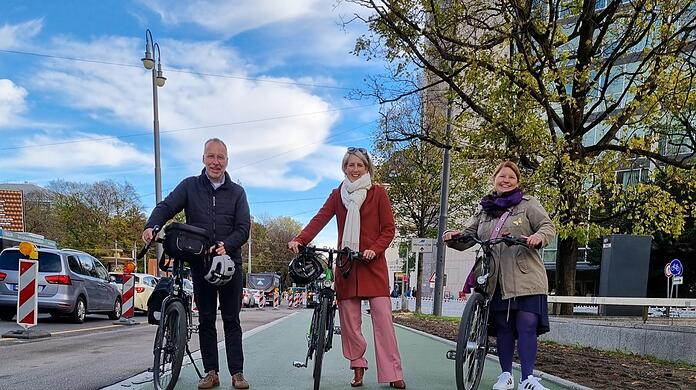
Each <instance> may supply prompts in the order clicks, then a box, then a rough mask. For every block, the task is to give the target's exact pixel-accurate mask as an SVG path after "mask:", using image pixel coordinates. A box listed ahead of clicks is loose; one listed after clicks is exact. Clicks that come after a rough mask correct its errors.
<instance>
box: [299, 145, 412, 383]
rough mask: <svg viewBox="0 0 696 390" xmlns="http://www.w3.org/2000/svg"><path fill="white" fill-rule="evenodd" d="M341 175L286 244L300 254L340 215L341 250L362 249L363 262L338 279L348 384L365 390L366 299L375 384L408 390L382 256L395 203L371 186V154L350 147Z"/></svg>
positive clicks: (391, 231) (389, 237)
mask: <svg viewBox="0 0 696 390" xmlns="http://www.w3.org/2000/svg"><path fill="white" fill-rule="evenodd" d="M343 172H344V173H345V175H346V178H345V180H343V182H342V183H341V185H340V186H338V188H335V189H334V190H333V191H331V195H329V198H328V199H327V200H326V202H325V203H324V205H323V206H322V207H321V209H320V210H319V212H318V213H317V215H315V216H314V218H312V220H311V221H309V224H307V226H305V228H304V229H302V232H300V234H299V235H298V236H297V237H295V238H294V239H293V240H292V241H290V242H289V243H288V247H289V248H290V250H292V251H293V252H295V253H297V252H298V250H299V248H298V247H299V246H300V245H307V244H309V243H310V242H311V241H312V240H313V239H314V237H315V236H316V235H317V234H318V233H319V232H320V231H321V230H322V229H323V228H324V226H326V224H327V223H329V221H330V220H331V218H333V217H334V215H335V216H336V222H337V224H338V247H339V248H345V247H346V246H348V247H350V248H351V249H353V250H358V251H360V252H361V253H362V255H363V257H364V258H365V260H364V261H357V262H355V263H354V264H353V267H352V268H351V270H350V273H349V274H348V277H347V278H343V277H339V278H336V279H335V287H336V296H337V299H338V315H339V318H340V320H341V342H342V346H343V356H345V357H346V359H348V360H350V368H351V369H352V370H353V372H354V376H353V380H352V381H351V383H350V385H351V386H352V387H358V386H362V384H363V375H364V373H365V370H367V359H365V356H364V355H365V350H366V349H367V343H366V342H365V337H363V334H362V314H361V312H360V306H361V303H362V300H363V299H366V300H368V301H369V302H370V314H371V316H372V327H373V329H374V332H373V333H374V339H375V356H376V360H377V382H379V383H389V385H390V386H391V387H393V388H397V389H405V388H406V383H405V382H404V375H403V371H402V369H401V356H400V355H399V348H398V346H397V344H396V335H395V333H394V324H393V323H392V317H391V299H390V298H389V274H388V269H387V260H386V258H385V257H384V251H385V250H386V249H387V248H388V247H389V244H390V243H391V241H392V239H393V238H394V230H395V228H394V216H393V214H392V210H391V204H390V203H389V198H388V197H387V192H386V191H385V190H384V188H383V187H381V186H378V185H375V184H373V183H372V176H371V175H372V173H373V166H372V162H371V161H370V157H369V155H368V154H367V150H365V149H363V148H348V151H347V152H346V154H345V156H344V157H343ZM337 274H339V273H337ZM378 340H379V342H378Z"/></svg>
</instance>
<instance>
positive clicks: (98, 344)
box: [0, 309, 288, 390]
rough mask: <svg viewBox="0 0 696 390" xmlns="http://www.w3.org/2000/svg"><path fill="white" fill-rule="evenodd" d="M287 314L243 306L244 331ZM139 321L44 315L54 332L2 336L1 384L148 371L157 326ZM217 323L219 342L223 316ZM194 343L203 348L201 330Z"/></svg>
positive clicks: (78, 384) (3, 327)
mask: <svg viewBox="0 0 696 390" xmlns="http://www.w3.org/2000/svg"><path fill="white" fill-rule="evenodd" d="M287 314H288V311H287V310H283V309H281V310H272V309H266V310H258V309H242V313H241V316H240V317H241V322H242V329H243V331H245V332H246V331H249V330H251V329H253V328H256V327H258V326H260V325H263V324H266V323H268V322H271V321H273V320H276V319H278V318H281V317H284V316H286V315H287ZM135 320H137V321H139V322H140V324H139V325H133V326H123V325H113V324H112V323H113V321H112V320H109V319H107V318H106V316H101V315H94V316H88V317H87V320H86V321H85V323H84V324H79V325H78V324H69V323H60V322H55V321H53V320H52V319H51V318H50V317H47V316H46V317H44V316H41V317H40V318H39V324H38V325H37V329H38V330H42V331H45V332H49V333H51V337H48V338H44V339H36V340H17V339H7V338H2V339H0V356H1V357H2V363H0V389H18V388H22V389H53V390H59V389H100V388H102V387H106V386H109V385H111V384H114V383H117V382H120V381H122V380H124V379H126V378H130V377H132V376H134V375H136V374H138V373H141V372H143V371H145V370H147V369H148V368H149V367H150V366H151V365H152V344H153V340H154V336H155V331H156V329H157V327H155V326H152V325H148V324H147V317H145V316H142V315H139V316H136V317H135ZM196 321H197V320H196V319H195V318H194V322H196ZM18 328H19V327H18V326H17V324H15V323H13V322H6V321H3V322H0V334H4V333H6V332H8V331H10V330H14V329H18ZM217 328H218V341H221V340H222V339H223V337H222V321H221V320H220V319H218V326H217ZM190 348H191V351H192V352H193V351H197V350H198V349H199V348H198V336H197V335H194V336H193V337H192V339H191V343H190Z"/></svg>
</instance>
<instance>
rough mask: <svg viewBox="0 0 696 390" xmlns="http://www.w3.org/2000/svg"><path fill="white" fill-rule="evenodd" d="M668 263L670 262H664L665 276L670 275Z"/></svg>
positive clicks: (669, 276) (668, 276)
mask: <svg viewBox="0 0 696 390" xmlns="http://www.w3.org/2000/svg"><path fill="white" fill-rule="evenodd" d="M669 265H670V263H667V264H665V277H667V278H671V277H672V271H670V270H669Z"/></svg>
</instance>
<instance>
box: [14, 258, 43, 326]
mask: <svg viewBox="0 0 696 390" xmlns="http://www.w3.org/2000/svg"><path fill="white" fill-rule="evenodd" d="M38 274H39V262H38V261H36V260H25V259H20V260H19V288H18V291H19V293H18V294H17V324H19V325H21V326H22V327H24V329H25V330H26V329H28V328H30V327H32V326H36V319H37V315H36V313H37V310H38V299H37V297H36V294H37V290H38V286H39V284H38V280H37V277H38Z"/></svg>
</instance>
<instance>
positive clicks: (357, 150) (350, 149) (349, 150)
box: [348, 146, 368, 157]
mask: <svg viewBox="0 0 696 390" xmlns="http://www.w3.org/2000/svg"><path fill="white" fill-rule="evenodd" d="M355 152H360V153H362V154H364V155H365V157H367V155H368V154H367V149H365V148H356V147H354V146H350V147H348V153H355Z"/></svg>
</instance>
